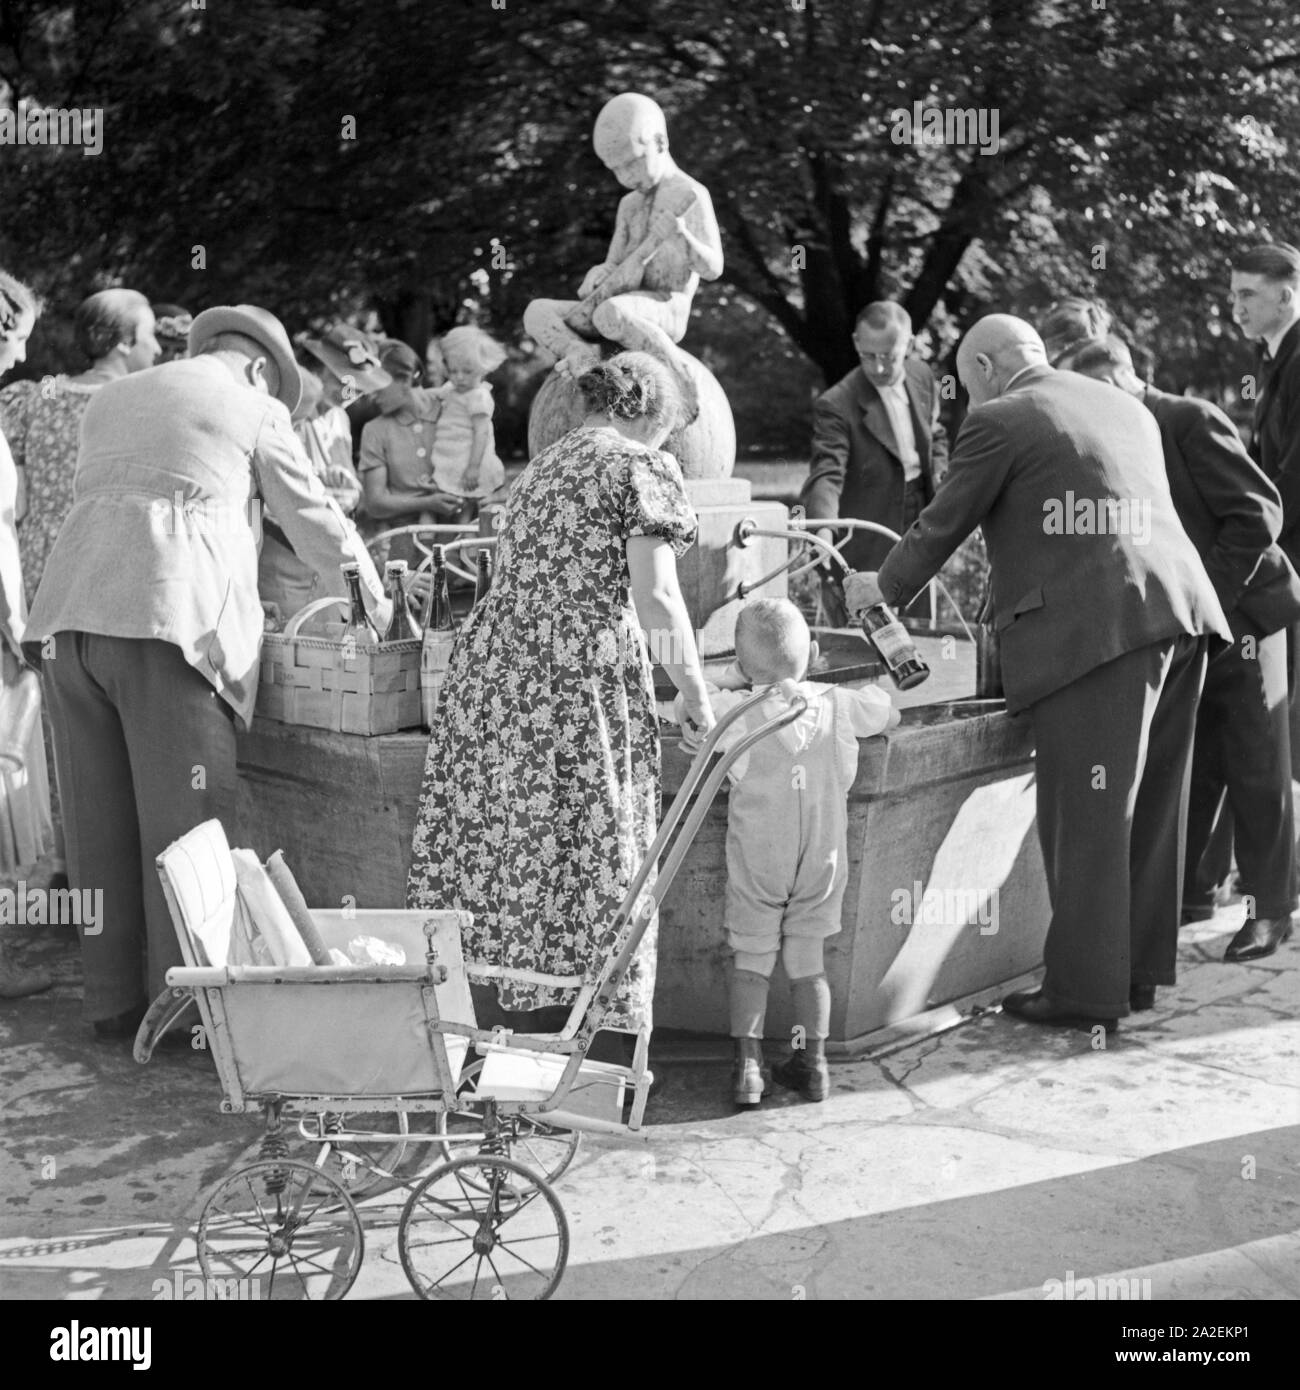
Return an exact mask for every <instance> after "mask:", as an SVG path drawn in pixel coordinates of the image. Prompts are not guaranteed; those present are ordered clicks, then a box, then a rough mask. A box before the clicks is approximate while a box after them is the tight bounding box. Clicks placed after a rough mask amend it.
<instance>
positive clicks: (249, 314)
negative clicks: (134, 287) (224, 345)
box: [190, 304, 302, 415]
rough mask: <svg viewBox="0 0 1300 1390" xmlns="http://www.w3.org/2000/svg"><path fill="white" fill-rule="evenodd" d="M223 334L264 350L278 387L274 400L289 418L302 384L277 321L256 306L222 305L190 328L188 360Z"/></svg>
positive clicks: (206, 312) (280, 324)
mask: <svg viewBox="0 0 1300 1390" xmlns="http://www.w3.org/2000/svg"><path fill="white" fill-rule="evenodd" d="M222 333H241V334H243V336H244V337H245V338H251V339H252V340H253V341H254V342H255V343H257V345H258V346H259V347H263V348H265V349H266V355H267V357H268V358H269V359H270V361H271V364H272V365H273V366H274V367H275V373H276V377H277V378H278V383H279V384H278V389H277V390H276V392H275V397H276V399H277V400H279V401H282V402H283V403H284V406H285V408H286V409H287V410H288V411H289V413H290V415H292V414H293V412H294V411H295V410H297V408H298V401H299V398H300V397H301V394H302V382H301V379H300V378H299V376H298V363H297V362H296V361H295V360H294V355H293V345H292V344H291V343H290V342H289V335H288V334H287V333H286V332H285V331H284V325H283V324H282V323H281V322H280V320H279V319H278V318H276V316H275V315H274V314H273V313H271V312H270V311H269V310H267V309H259V308H258V306H257V305H256V304H221V305H218V306H217V307H216V308H215V309H204V311H203V312H202V313H201V314H200V315H199V316H198V317H197V318H196V319H195V320H194V322H193V324H191V325H190V356H191V357H197V356H198V355H199V354H200V353H201V352H202V351H203V348H204V346H205V345H206V344H207V343H210V342H211V341H212V339H213V338H215V337H217V336H218V335H219V334H222Z"/></svg>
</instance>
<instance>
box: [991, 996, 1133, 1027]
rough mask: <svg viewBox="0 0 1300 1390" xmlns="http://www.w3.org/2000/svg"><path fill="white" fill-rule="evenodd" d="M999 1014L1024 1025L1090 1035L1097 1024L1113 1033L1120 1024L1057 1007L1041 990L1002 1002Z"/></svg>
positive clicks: (1116, 1021) (1117, 1021)
mask: <svg viewBox="0 0 1300 1390" xmlns="http://www.w3.org/2000/svg"><path fill="white" fill-rule="evenodd" d="M1002 1012H1003V1013H1004V1014H1010V1015H1011V1016H1012V1017H1013V1018H1020V1019H1024V1021H1025V1022H1026V1023H1041V1024H1044V1025H1046V1026H1047V1027H1049V1028H1082V1029H1084V1030H1085V1031H1089V1030H1091V1029H1093V1028H1096V1027H1097V1025H1098V1024H1100V1025H1101V1026H1102V1027H1103V1028H1104V1029H1105V1030H1106V1032H1108V1033H1113V1032H1114V1031H1115V1029H1116V1027H1117V1026H1118V1024H1119V1020H1118V1019H1115V1018H1090V1017H1088V1016H1087V1015H1086V1014H1081V1013H1079V1012H1078V1011H1077V1010H1076V1009H1072V1008H1070V1007H1068V1005H1065V1004H1058V1003H1057V1002H1056V1000H1055V999H1053V998H1052V996H1051V995H1050V994H1047V993H1045V992H1044V991H1043V990H1041V989H1033V990H1030V989H1025V990H1018V991H1017V992H1016V993H1015V994H1008V995H1007V997H1006V998H1005V999H1004V1000H1003V1001H1002Z"/></svg>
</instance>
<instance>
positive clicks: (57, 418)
mask: <svg viewBox="0 0 1300 1390" xmlns="http://www.w3.org/2000/svg"><path fill="white" fill-rule="evenodd" d="M98 390H100V386H99V385H94V386H82V385H80V384H77V383H74V382H72V381H69V380H68V378H67V377H63V376H58V377H55V378H53V381H52V382H51V383H50V384H49V387H48V389H47V388H46V385H45V383H42V382H39V381H16V382H14V384H13V385H12V386H6V387H5V388H4V390H3V391H0V429H2V430H4V433H5V436H6V438H7V439H8V440H9V447H10V449H11V450H12V451H13V456H14V462H15V463H16V464H17V465H18V466H19V468H21V469H22V470H24V482H25V485H26V490H27V510H26V513H25V515H24V516H23V517H22V518H21V519H20V521H19V523H18V542H19V546H20V549H21V551H22V559H23V588H24V589H25V591H26V593H27V603H28V606H30V605H31V602H32V600H33V599H34V598H35V597H36V589H37V586H38V585H39V584H40V582H41V576H42V575H43V574H44V573H45V561H46V558H47V557H48V556H49V553H50V550H51V549H52V548H53V546H54V538H55V537H56V536H57V535H58V534H59V528H60V527H61V526H62V525H63V523H64V520H65V519H66V517H67V515H68V513H69V512H70V511H71V510H72V479H73V475H74V474H75V472H76V468H77V445H78V443H79V441H80V438H81V417H82V416H83V415H84V414H85V413H86V406H87V405H89V404H90V398H91V396H93V395H94V394H95V392H96V391H98Z"/></svg>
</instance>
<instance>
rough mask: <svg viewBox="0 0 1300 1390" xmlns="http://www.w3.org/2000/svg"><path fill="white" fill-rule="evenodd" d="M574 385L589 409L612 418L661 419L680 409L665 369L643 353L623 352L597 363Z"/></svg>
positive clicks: (671, 382) (669, 376) (656, 360)
mask: <svg viewBox="0 0 1300 1390" xmlns="http://www.w3.org/2000/svg"><path fill="white" fill-rule="evenodd" d="M577 384H578V390H579V391H580V392H581V393H582V398H583V402H584V403H585V405H586V407H587V409H588V411H589V412H591V413H592V414H597V415H608V416H609V417H610V418H611V419H614V420H639V419H641V418H642V417H644V416H649V417H650V418H652V419H654V420H663V419H665V418H667V416H668V415H669V414H670V412H674V411H677V410H678V409H679V408H680V397H679V393H678V391H677V388H676V383H675V382H674V381H673V379H672V376H671V374H670V373H669V371H668V368H667V367H666V366H664V364H663V363H662V362H660V361H659V360H658V359H657V358H654V357H651V356H650V354H649V353H645V352H622V353H619V354H618V355H617V356H615V357H611V358H609V359H608V360H607V361H605V362H598V363H597V364H596V365H595V366H594V367H592V368H591V369H590V370H589V371H587V372H584V373H583V375H582V376H580V377H579V378H578V383H577Z"/></svg>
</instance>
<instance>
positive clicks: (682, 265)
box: [524, 92, 722, 418]
mask: <svg viewBox="0 0 1300 1390" xmlns="http://www.w3.org/2000/svg"><path fill="white" fill-rule="evenodd" d="M592 143H593V144H594V145H595V147H596V153H597V155H598V156H599V157H600V159H601V161H602V163H603V164H604V165H605V167H606V168H607V169H609V170H610V171H611V172H612V173H613V175H614V177H615V178H616V179H618V181H619V183H621V184H622V185H623V187H624V188H626V189H629V190H630V192H629V193H628V194H627V195H626V197H624V198H623V199H622V201H621V202H620V203H619V205H618V217H617V220H616V222H615V226H614V237H613V240H612V241H611V242H610V244H609V251H608V252H607V253H606V256H605V259H604V261H603V262H602V263H601V264H600V265H597V266H592V268H591V269H590V270H589V271H588V272H587V274H586V277H585V278H584V279H583V281H582V284H581V285H579V286H578V299H576V300H572V299H535V300H533V302H532V303H531V304H529V306H528V308H527V310H526V311H525V312H524V330H525V332H527V333H528V335H529V336H530V337H531V338H532V339H533V340H534V341H536V342H538V343H540V344H541V345H542V346H543V347H544V348H547V349H548V350H549V351H550V352H553V353H554V354H555V355H556V357H558V358H559V359H560V361H559V364H558V370H559V371H560V372H561V373H562V374H565V375H569V376H573V377H577V376H580V375H581V374H582V373H583V372H584V371H586V370H587V368H588V367H590V366H591V365H592V364H593V363H595V362H596V361H598V360H599V357H600V348H599V346H598V344H596V343H595V342H593V341H592V340H593V337H596V336H599V337H600V338H607V339H609V340H610V341H612V342H615V343H618V344H620V345H621V346H622V347H624V348H628V349H632V350H636V351H642V352H651V353H654V354H655V356H657V357H659V358H661V359H662V360H663V361H665V362H667V363H668V365H669V366H670V367H672V368H673V370H674V372H675V374H676V376H677V378H678V380H679V382H680V384H681V387H682V391H683V395H684V398H685V400H684V403H685V406H686V410H687V416H688V418H692V417H693V416H694V415H695V412H696V408H697V403H696V392H695V387H694V384H693V381H692V378H691V375H690V372H689V369H688V367H687V358H686V354H685V353H683V352H682V351H681V350H680V349H679V348H678V347H677V344H678V343H679V342H681V339H682V335H683V334H684V333H685V332H686V324H687V320H688V319H689V318H690V312H691V301H692V300H693V299H694V297H695V290H696V287H697V286H698V284H699V283H700V280H701V279H705V280H716V279H717V278H718V276H719V275H721V274H722V238H721V237H720V236H719V234H718V223H717V219H716V218H715V217H714V214H713V202H712V200H711V199H710V197H709V192H708V189H706V188H705V187H704V185H703V184H702V183H698V182H697V181H696V180H695V179H693V178H691V177H690V175H688V174H684V173H683V172H682V171H681V170H680V169H679V168H678V167H677V165H676V163H675V162H674V161H673V158H672V156H671V155H670V154H669V153H668V128H667V125H666V123H665V121H664V113H663V112H662V111H661V110H660V109H659V106H658V105H657V104H656V103H655V102H653V101H651V100H650V98H649V97H646V96H641V95H640V94H638V93H635V92H624V93H622V94H621V95H620V96H616V97H614V98H613V99H612V100H611V101H609V102H607V103H606V104H605V106H604V107H603V108H602V109H601V112H600V115H599V116H598V117H597V118H596V127H595V130H594V132H593V134H592Z"/></svg>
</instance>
